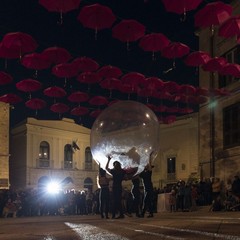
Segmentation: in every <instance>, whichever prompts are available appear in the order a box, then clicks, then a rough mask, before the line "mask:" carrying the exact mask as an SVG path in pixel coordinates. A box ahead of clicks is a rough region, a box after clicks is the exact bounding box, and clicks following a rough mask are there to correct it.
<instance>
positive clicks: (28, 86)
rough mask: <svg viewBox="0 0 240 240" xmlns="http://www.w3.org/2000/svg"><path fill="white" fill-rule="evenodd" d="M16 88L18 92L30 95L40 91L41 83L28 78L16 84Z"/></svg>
mask: <svg viewBox="0 0 240 240" xmlns="http://www.w3.org/2000/svg"><path fill="white" fill-rule="evenodd" d="M16 87H17V89H18V90H20V91H23V92H27V93H30V92H35V91H38V90H40V89H41V87H42V83H41V82H39V81H37V80H35V79H31V78H28V79H24V80H21V81H20V82H18V83H16Z"/></svg>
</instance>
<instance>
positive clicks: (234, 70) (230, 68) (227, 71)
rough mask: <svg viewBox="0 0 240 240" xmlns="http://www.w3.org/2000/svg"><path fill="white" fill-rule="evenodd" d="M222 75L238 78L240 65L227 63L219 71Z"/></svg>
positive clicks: (239, 76)
mask: <svg viewBox="0 0 240 240" xmlns="http://www.w3.org/2000/svg"><path fill="white" fill-rule="evenodd" d="M219 73H220V74H222V75H230V76H233V77H235V78H240V65H239V64H236V63H228V64H226V65H224V66H223V67H222V68H221V70H220V71H219Z"/></svg>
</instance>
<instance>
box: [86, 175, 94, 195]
mask: <svg viewBox="0 0 240 240" xmlns="http://www.w3.org/2000/svg"><path fill="white" fill-rule="evenodd" d="M84 188H87V189H88V190H89V191H91V192H92V190H93V181H92V179H91V178H86V179H85V180H84Z"/></svg>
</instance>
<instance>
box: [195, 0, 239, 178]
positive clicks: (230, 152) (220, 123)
mask: <svg viewBox="0 0 240 240" xmlns="http://www.w3.org/2000/svg"><path fill="white" fill-rule="evenodd" d="M231 4H232V6H233V9H234V12H233V14H232V15H235V16H236V15H238V14H239V13H240V2H239V1H236V0H234V1H231ZM197 34H198V36H199V49H200V50H202V51H205V52H208V53H210V54H211V57H212V58H213V57H224V58H225V59H226V60H227V62H228V63H235V64H240V48H239V44H238V43H237V38H230V39H226V38H223V37H220V36H219V35H218V27H214V31H212V29H210V28H209V29H200V30H199V31H198V33H197ZM199 73H200V75H199V85H200V87H203V88H208V89H210V90H213V91H212V92H214V89H222V88H224V89H226V90H228V91H229V92H230V94H229V95H226V96H216V95H214V94H212V95H211V97H210V100H209V101H208V103H207V104H204V105H202V106H201V107H200V110H199V163H200V166H201V175H202V176H203V177H219V178H220V179H221V180H227V179H228V178H231V179H232V178H233V176H234V175H239V174H240V94H239V89H240V83H239V78H237V77H233V76H232V75H221V74H220V73H219V72H207V71H204V70H203V69H201V68H200V69H199Z"/></svg>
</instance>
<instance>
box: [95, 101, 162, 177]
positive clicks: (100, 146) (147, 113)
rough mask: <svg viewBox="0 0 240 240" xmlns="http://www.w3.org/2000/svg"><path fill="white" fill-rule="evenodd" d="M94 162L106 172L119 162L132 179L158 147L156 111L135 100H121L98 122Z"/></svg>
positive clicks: (107, 110)
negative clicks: (108, 161)
mask: <svg viewBox="0 0 240 240" xmlns="http://www.w3.org/2000/svg"><path fill="white" fill-rule="evenodd" d="M90 144H91V152H92V155H93V159H94V160H95V161H96V162H97V163H98V164H99V165H100V167H101V168H103V169H105V167H106V164H107V160H108V156H111V158H112V159H111V161H110V163H109V167H110V168H113V162H114V161H119V162H120V163H121V166H122V168H123V169H125V170H126V171H127V172H129V173H131V174H132V175H133V176H134V175H136V174H137V173H140V172H141V171H143V170H144V167H145V166H146V165H147V163H148V162H149V157H150V154H151V153H154V154H152V156H153V155H155V156H156V153H157V150H158V147H159V123H158V119H157V117H156V115H155V114H154V112H153V111H152V110H151V109H150V108H148V107H147V106H146V105H144V104H142V103H139V102H135V101H119V102H116V103H114V104H112V105H111V106H109V107H108V108H106V109H105V110H104V111H103V112H102V113H101V114H100V115H99V116H98V117H97V118H96V120H95V122H94V124H93V127H92V130H91V135H90Z"/></svg>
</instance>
